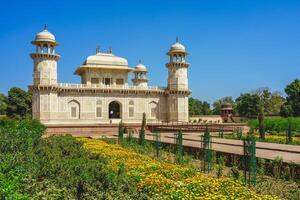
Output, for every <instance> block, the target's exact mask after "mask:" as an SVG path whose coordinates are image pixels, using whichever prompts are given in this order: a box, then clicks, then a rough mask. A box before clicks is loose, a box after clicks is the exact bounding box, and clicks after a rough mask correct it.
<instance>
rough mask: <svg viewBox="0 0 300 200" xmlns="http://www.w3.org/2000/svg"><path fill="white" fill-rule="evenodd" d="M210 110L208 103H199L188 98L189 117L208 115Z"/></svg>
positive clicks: (194, 99)
mask: <svg viewBox="0 0 300 200" xmlns="http://www.w3.org/2000/svg"><path fill="white" fill-rule="evenodd" d="M211 113H212V112H211V109H210V105H209V103H207V102H206V101H203V102H202V101H200V100H199V99H196V98H193V97H190V98H189V115H190V116H192V115H210V114H211Z"/></svg>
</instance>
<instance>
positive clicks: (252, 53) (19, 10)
mask: <svg viewBox="0 0 300 200" xmlns="http://www.w3.org/2000/svg"><path fill="white" fill-rule="evenodd" d="M44 24H47V25H48V30H49V31H50V32H52V33H53V34H55V36H56V38H57V41H58V42H59V43H60V46H59V47H58V49H57V50H58V51H59V53H60V54H61V60H60V61H59V63H58V78H59V81H60V82H68V83H70V82H79V78H78V77H76V76H75V75H73V72H74V70H75V69H76V68H77V67H78V66H79V65H80V64H81V63H82V62H83V61H84V60H85V58H86V57H87V56H88V55H91V54H94V53H95V49H96V46H97V45H100V48H101V50H102V51H106V50H107V49H108V48H109V47H112V49H113V53H114V54H115V55H118V56H121V57H124V58H126V59H128V62H129V65H130V66H131V67H134V66H135V65H136V64H137V63H138V60H139V59H141V60H142V62H143V63H144V64H145V65H146V66H147V67H148V70H149V78H150V84H151V85H160V86H165V85H166V82H167V69H166V67H165V63H166V62H167V61H168V57H167V55H166V52H167V51H168V50H169V47H170V45H172V44H173V43H174V42H175V38H176V36H178V37H179V40H180V42H181V43H183V44H184V45H185V46H186V48H187V50H188V52H189V53H190V55H189V57H188V58H187V59H188V61H189V62H190V63H191V66H190V68H189V85H190V88H191V89H192V96H194V97H197V98H199V99H201V100H206V101H209V102H213V101H214V100H216V99H218V98H221V97H224V96H233V97H237V96H238V95H239V94H240V93H241V92H247V91H251V90H254V89H256V88H259V87H270V88H271V89H272V90H275V91H282V92H283V90H284V87H285V86H286V85H287V84H288V83H290V82H291V81H293V80H294V79H296V78H300V1H299V0H298V1H296V0H294V1H292V0H223V1H221V0H206V1H205V0H197V1H188V0H181V1H175V0H172V1H167V0H165V1H163V0H155V1H142V0H139V1H125V0H122V1H116V0H105V1H101V0H98V1H92V0H85V1H84V0H82V1H75V0H74V1H54V0H52V1H41V0H39V1H30V0H26V1H14V0H10V1H4V0H3V1H1V7H0V60H1V62H0V69H1V74H0V92H2V93H7V91H8V90H9V88H10V87H12V86H18V87H21V88H23V89H26V88H27V86H28V85H30V84H31V83H32V70H33V69H32V68H33V67H32V66H33V65H32V60H31V59H30V57H29V53H31V52H33V51H34V50H35V48H34V47H33V46H32V45H31V44H30V42H31V41H32V40H33V39H34V36H35V34H36V33H37V32H39V31H41V30H42V29H43V26H44Z"/></svg>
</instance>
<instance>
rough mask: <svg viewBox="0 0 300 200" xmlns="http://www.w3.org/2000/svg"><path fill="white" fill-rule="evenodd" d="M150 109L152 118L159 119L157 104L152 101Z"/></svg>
mask: <svg viewBox="0 0 300 200" xmlns="http://www.w3.org/2000/svg"><path fill="white" fill-rule="evenodd" d="M149 107H150V117H151V118H152V119H157V116H158V107H157V103H156V102H154V101H152V102H151V103H150V104H149Z"/></svg>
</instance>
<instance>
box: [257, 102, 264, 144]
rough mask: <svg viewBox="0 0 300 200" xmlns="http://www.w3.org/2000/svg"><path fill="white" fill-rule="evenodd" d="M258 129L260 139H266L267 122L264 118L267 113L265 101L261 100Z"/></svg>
mask: <svg viewBox="0 0 300 200" xmlns="http://www.w3.org/2000/svg"><path fill="white" fill-rule="evenodd" d="M257 119H258V127H259V128H258V130H259V138H260V139H265V124H264V119H265V113H264V105H263V102H262V101H260V104H259V108H258V116H257Z"/></svg>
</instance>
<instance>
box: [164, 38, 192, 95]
mask: <svg viewBox="0 0 300 200" xmlns="http://www.w3.org/2000/svg"><path fill="white" fill-rule="evenodd" d="M187 54H188V53H187V52H186V50H185V47H184V46H183V45H182V44H180V43H179V41H178V38H176V43H175V44H173V45H172V46H171V48H170V50H169V52H168V53H167V55H168V56H169V57H170V61H169V63H167V64H166V67H167V68H168V89H169V90H188V77H187V69H188V67H189V63H187V62H186V59H185V58H186V55H187Z"/></svg>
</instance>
